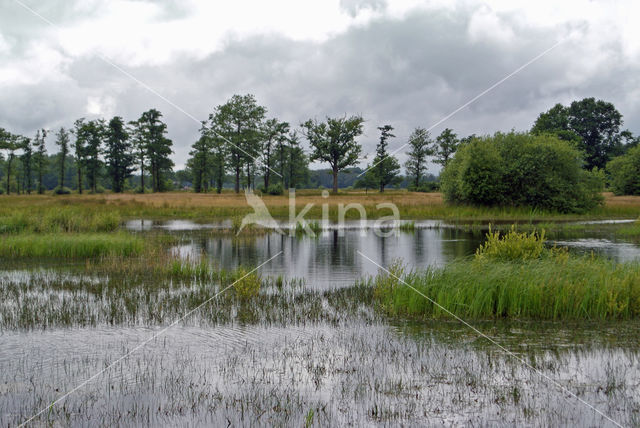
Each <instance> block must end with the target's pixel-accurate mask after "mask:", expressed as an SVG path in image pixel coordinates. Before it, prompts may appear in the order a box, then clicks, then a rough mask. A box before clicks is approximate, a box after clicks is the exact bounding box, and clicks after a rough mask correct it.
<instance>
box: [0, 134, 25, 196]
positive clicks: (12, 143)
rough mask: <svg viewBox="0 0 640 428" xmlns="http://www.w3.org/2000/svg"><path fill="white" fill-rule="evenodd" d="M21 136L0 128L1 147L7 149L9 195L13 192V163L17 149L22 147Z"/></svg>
mask: <svg viewBox="0 0 640 428" xmlns="http://www.w3.org/2000/svg"><path fill="white" fill-rule="evenodd" d="M19 139H20V137H19V136H18V135H14V134H12V133H10V132H8V131H6V130H4V129H2V128H0V149H2V150H6V151H7V195H9V194H11V164H12V163H13V159H14V157H15V152H16V150H18V149H20V143H19Z"/></svg>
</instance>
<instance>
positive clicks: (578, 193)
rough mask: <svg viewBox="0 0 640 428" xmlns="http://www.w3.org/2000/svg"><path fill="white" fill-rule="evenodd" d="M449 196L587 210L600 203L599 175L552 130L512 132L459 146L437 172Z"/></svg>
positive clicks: (484, 202)
mask: <svg viewBox="0 0 640 428" xmlns="http://www.w3.org/2000/svg"><path fill="white" fill-rule="evenodd" d="M440 183H441V184H440V187H441V190H442V191H443V193H444V196H445V198H446V200H447V201H449V202H454V203H469V204H474V205H489V206H491V205H502V206H504V205H508V206H527V207H534V208H540V209H547V210H551V211H557V212H585V211H588V210H591V209H593V208H595V207H597V206H598V205H600V204H601V203H602V202H603V199H602V196H601V195H600V192H601V191H602V186H603V175H602V172H600V171H594V172H589V171H585V170H584V169H583V168H582V159H581V154H580V152H579V151H577V150H576V149H575V148H574V147H573V146H571V144H570V143H569V142H566V141H562V140H560V139H558V138H557V137H555V136H552V135H531V134H526V133H516V132H510V133H508V134H503V133H496V134H495V135H494V136H492V137H483V138H475V139H473V140H471V141H470V142H469V143H467V144H464V145H462V146H461V147H460V149H459V150H458V152H457V153H456V154H455V156H454V157H453V159H452V160H451V161H450V162H449V164H448V165H447V166H446V167H445V169H444V170H443V172H442V174H441V176H440Z"/></svg>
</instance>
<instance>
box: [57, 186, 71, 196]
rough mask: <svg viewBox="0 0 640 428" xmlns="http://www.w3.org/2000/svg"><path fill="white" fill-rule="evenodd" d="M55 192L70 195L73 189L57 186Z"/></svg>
mask: <svg viewBox="0 0 640 428" xmlns="http://www.w3.org/2000/svg"><path fill="white" fill-rule="evenodd" d="M53 194H54V195H70V194H71V189H69V188H68V187H60V186H58V187H56V188H55V189H53Z"/></svg>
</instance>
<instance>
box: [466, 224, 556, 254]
mask: <svg viewBox="0 0 640 428" xmlns="http://www.w3.org/2000/svg"><path fill="white" fill-rule="evenodd" d="M544 251H545V248H544V230H543V231H542V232H541V233H539V234H538V233H536V232H531V233H518V232H516V230H515V228H514V227H511V230H510V231H509V232H508V233H507V234H506V235H503V236H500V232H492V231H491V229H489V233H487V240H486V241H485V242H484V244H482V245H480V247H478V249H477V250H476V256H475V258H476V260H488V259H491V260H498V261H526V260H533V259H539V258H540V257H541V256H542V254H543V252H544Z"/></svg>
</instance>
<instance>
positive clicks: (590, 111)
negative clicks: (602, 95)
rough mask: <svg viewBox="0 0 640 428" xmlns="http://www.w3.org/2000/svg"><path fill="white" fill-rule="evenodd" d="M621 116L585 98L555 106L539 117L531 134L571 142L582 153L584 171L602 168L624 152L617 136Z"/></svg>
mask: <svg viewBox="0 0 640 428" xmlns="http://www.w3.org/2000/svg"><path fill="white" fill-rule="evenodd" d="M621 126H622V115H621V114H620V112H618V110H616V108H615V107H614V105H613V104H611V103H609V102H606V101H602V100H596V99H595V98H584V99H582V100H580V101H573V102H572V103H571V105H570V106H569V107H565V106H563V105H562V104H556V105H555V106H554V107H553V108H551V109H550V110H549V111H547V112H544V113H541V114H540V115H539V116H538V118H537V119H536V121H535V123H534V124H533V128H532V129H531V132H532V133H534V134H541V133H551V134H555V135H557V136H558V137H559V138H560V139H563V140H567V141H573V142H574V143H575V144H576V146H577V147H578V148H580V149H581V150H582V151H583V152H584V153H585V161H586V162H585V168H587V169H593V168H595V167H597V168H604V167H605V165H606V163H607V161H608V160H609V159H611V158H612V157H614V156H617V155H620V154H622V152H623V151H624V148H623V144H622V141H623V139H624V135H623V134H622V133H621V132H620V127H621Z"/></svg>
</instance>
